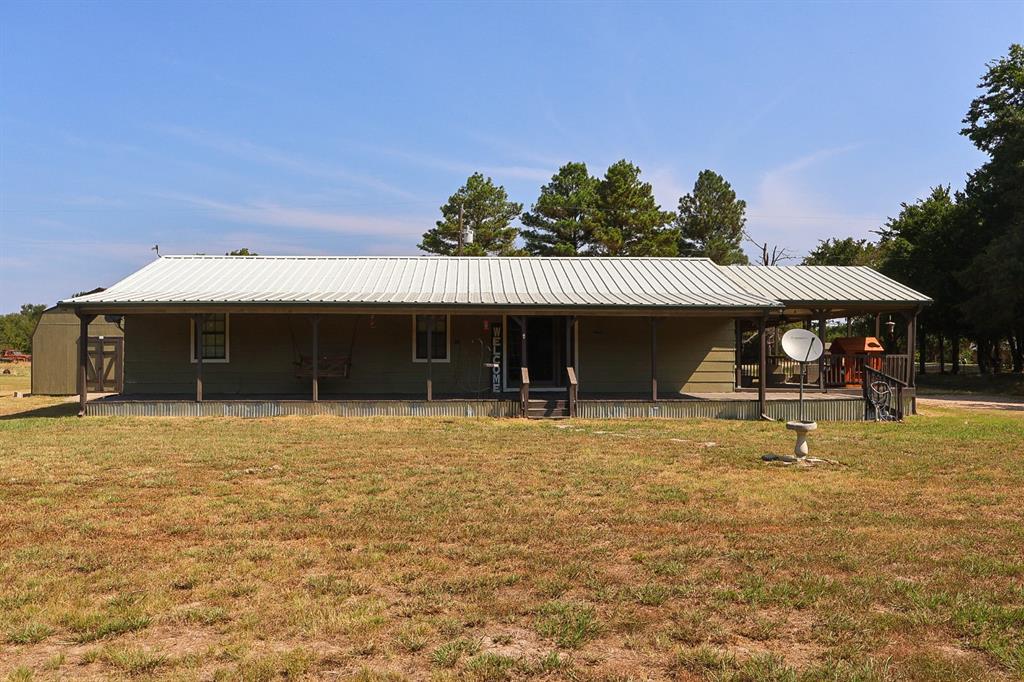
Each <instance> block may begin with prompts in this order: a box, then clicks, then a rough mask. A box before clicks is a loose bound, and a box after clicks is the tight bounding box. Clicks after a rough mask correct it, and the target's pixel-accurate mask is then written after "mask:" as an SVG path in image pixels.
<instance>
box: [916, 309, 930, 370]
mask: <svg viewBox="0 0 1024 682" xmlns="http://www.w3.org/2000/svg"><path fill="white" fill-rule="evenodd" d="M922 326H923V325H922ZM927 331H928V330H927V329H924V330H922V329H918V328H917V324H916V322H915V324H914V342H915V343H916V344H917V353H918V358H917V371H918V373H919V374H926V373H927V366H926V364H925V360H926V358H925V355H926V354H927V350H928V333H927Z"/></svg>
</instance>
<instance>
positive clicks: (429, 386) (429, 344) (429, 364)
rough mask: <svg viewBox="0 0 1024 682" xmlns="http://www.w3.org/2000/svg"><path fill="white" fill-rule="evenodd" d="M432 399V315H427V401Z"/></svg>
mask: <svg viewBox="0 0 1024 682" xmlns="http://www.w3.org/2000/svg"><path fill="white" fill-rule="evenodd" d="M433 399H434V316H433V315H428V316H427V402H430V401H432V400H433Z"/></svg>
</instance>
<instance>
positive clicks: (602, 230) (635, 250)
mask: <svg viewBox="0 0 1024 682" xmlns="http://www.w3.org/2000/svg"><path fill="white" fill-rule="evenodd" d="M597 196H598V212H597V218H598V224H597V225H596V226H595V228H594V233H593V251H594V253H595V254H596V255H599V256H674V255H676V253H678V247H677V244H676V231H675V230H674V229H673V228H671V227H669V224H670V222H671V220H672V218H673V214H672V213H670V212H668V211H662V210H661V206H659V205H658V204H657V202H656V201H655V200H654V192H653V191H652V190H651V185H650V183H646V182H642V181H641V180H640V169H639V168H637V167H636V166H635V165H633V164H632V163H630V162H629V161H626V160H625V159H623V160H622V161H617V162H615V163H613V164H612V165H611V166H609V167H608V170H607V171H606V172H605V175H604V178H603V179H602V180H601V183H600V185H598V192H597Z"/></svg>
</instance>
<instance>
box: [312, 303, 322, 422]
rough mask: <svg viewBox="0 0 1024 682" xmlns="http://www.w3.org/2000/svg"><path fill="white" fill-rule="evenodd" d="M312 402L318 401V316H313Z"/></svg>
mask: <svg viewBox="0 0 1024 682" xmlns="http://www.w3.org/2000/svg"><path fill="white" fill-rule="evenodd" d="M310 320H311V321H312V323H313V402H314V403H315V402H318V401H319V400H320V316H319V315H313V316H312V317H311V318H310Z"/></svg>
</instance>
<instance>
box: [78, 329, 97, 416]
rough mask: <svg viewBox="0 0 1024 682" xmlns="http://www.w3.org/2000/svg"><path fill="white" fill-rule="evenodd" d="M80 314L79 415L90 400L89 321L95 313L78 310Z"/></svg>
mask: <svg viewBox="0 0 1024 682" xmlns="http://www.w3.org/2000/svg"><path fill="white" fill-rule="evenodd" d="M75 315H77V316H78V416H79V417H84V416H85V404H86V402H88V400H89V323H90V322H92V321H93V320H94V319H95V318H96V316H95V315H85V314H83V313H82V312H81V311H78V310H76V311H75Z"/></svg>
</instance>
